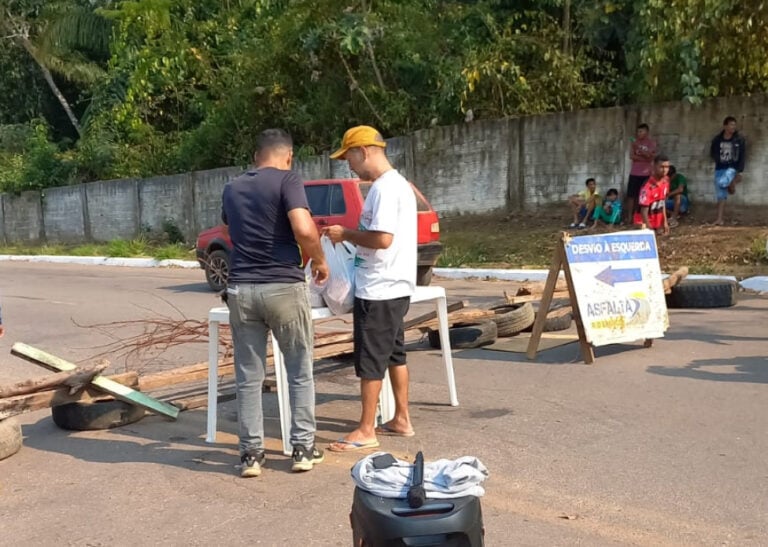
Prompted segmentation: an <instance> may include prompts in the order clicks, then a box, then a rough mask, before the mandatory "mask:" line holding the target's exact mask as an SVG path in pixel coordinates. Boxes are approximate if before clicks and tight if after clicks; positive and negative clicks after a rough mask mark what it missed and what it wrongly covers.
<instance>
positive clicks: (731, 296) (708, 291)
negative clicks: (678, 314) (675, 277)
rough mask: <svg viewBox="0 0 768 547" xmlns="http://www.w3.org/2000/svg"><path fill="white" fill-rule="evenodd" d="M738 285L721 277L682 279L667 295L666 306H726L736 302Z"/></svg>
mask: <svg viewBox="0 0 768 547" xmlns="http://www.w3.org/2000/svg"><path fill="white" fill-rule="evenodd" d="M737 293H738V286H737V284H736V282H735V281H727V280H722V279H683V280H682V281H681V282H680V283H678V284H677V285H675V286H674V287H672V291H671V292H670V294H668V295H667V307H668V308H727V307H730V306H733V305H735V304H736V300H737Z"/></svg>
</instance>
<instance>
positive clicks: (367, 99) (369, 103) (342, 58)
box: [339, 50, 387, 129]
mask: <svg viewBox="0 0 768 547" xmlns="http://www.w3.org/2000/svg"><path fill="white" fill-rule="evenodd" d="M339 57H340V58H341V63H342V64H343V65H344V68H345V69H346V71H347V75H348V76H349V79H350V80H351V81H352V85H354V86H355V89H357V91H359V92H360V95H362V96H363V99H364V100H365V102H366V103H367V104H368V107H369V108H370V109H371V112H373V115H374V116H376V119H377V120H379V122H380V123H381V125H382V129H383V128H384V127H386V125H387V124H386V123H385V122H384V120H383V119H382V118H381V116H379V113H378V112H377V111H376V108H375V107H374V106H373V103H372V102H371V100H370V99H369V98H368V95H366V94H365V91H363V88H361V87H360V84H359V83H358V81H357V79H356V78H355V75H354V74H353V73H352V69H351V68H350V66H349V63H347V60H346V59H345V58H344V54H343V53H342V52H341V50H339Z"/></svg>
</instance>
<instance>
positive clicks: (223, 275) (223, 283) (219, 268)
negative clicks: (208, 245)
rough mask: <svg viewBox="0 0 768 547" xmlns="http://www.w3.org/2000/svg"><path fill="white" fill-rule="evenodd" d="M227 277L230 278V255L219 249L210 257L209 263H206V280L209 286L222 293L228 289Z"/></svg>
mask: <svg viewBox="0 0 768 547" xmlns="http://www.w3.org/2000/svg"><path fill="white" fill-rule="evenodd" d="M227 277H229V253H227V252H226V251H222V250H221V249H218V250H216V251H213V252H212V253H211V254H209V255H208V261H207V262H206V263H205V279H206V280H207V281H208V286H209V287H211V289H213V290H214V291H216V292H221V291H223V290H224V289H226V288H227Z"/></svg>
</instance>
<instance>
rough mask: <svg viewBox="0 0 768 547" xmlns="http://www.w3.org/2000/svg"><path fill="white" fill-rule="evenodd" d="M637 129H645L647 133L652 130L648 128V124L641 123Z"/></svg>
mask: <svg viewBox="0 0 768 547" xmlns="http://www.w3.org/2000/svg"><path fill="white" fill-rule="evenodd" d="M637 128H638V129H645V130H646V131H650V130H651V128H650V127H648V124H647V123H641V124H640V125H638V126H637Z"/></svg>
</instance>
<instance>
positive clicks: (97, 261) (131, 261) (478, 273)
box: [0, 255, 768, 292]
mask: <svg viewBox="0 0 768 547" xmlns="http://www.w3.org/2000/svg"><path fill="white" fill-rule="evenodd" d="M0 261H11V262H48V263H52V264H81V265H84V266H122V267H128V268H189V269H195V268H199V267H200V264H199V263H198V262H197V261H196V260H175V259H168V260H155V259H154V258H110V257H106V256H53V255H0ZM548 273H549V270H514V269H513V270H502V269H491V268H489V269H483V268H435V269H434V274H435V275H436V276H438V277H444V278H447V279H483V280H486V279H487V280H498V281H546V279H547V274H548ZM562 275H563V272H560V276H561V277H562ZM665 277H666V275H665ZM686 279H721V280H723V281H734V282H737V283H739V285H741V286H742V287H743V288H745V289H749V290H753V291H757V292H768V276H756V277H750V278H748V279H744V280H742V281H738V280H737V279H736V278H735V277H734V276H732V275H696V274H693V275H688V276H686Z"/></svg>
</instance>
